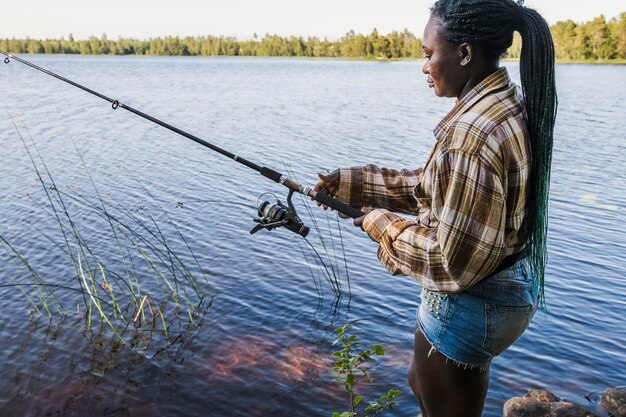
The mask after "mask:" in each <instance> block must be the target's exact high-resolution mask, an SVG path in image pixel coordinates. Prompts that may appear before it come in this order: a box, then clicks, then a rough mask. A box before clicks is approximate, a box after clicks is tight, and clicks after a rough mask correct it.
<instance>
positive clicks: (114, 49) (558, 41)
mask: <svg viewBox="0 0 626 417" xmlns="http://www.w3.org/2000/svg"><path fill="white" fill-rule="evenodd" d="M550 29H551V31H552V36H553V38H554V44H555V47H556V58H557V60H560V61H606V60H615V59H617V60H624V59H626V12H624V13H622V14H620V16H619V17H616V18H613V19H611V20H610V21H608V22H607V21H606V19H605V18H604V16H600V17H597V18H595V19H593V20H591V21H589V22H586V23H581V24H579V23H575V22H573V21H571V20H566V21H561V22H557V23H556V24H555V25H553V26H551V28H550ZM520 49H521V39H520V37H519V34H517V33H516V34H515V38H514V41H513V46H512V47H511V48H510V50H509V52H508V57H509V58H519V56H520ZM0 51H6V52H10V53H14V54H24V53H28V54H83V55H179V56H264V57H268V56H272V57H273V56H276V57H326V58H357V59H401V58H413V59H415V58H422V57H423V52H422V41H421V39H419V38H418V37H416V36H415V35H414V34H413V33H411V32H409V31H408V30H404V32H395V31H394V32H392V33H390V34H388V35H381V34H379V33H378V31H377V30H376V29H374V30H373V31H372V33H370V34H368V35H363V34H360V33H359V34H357V33H355V32H354V31H350V32H348V33H347V34H346V35H345V36H343V37H342V38H341V39H339V40H336V41H331V40H328V39H326V38H324V39H320V38H317V37H308V38H306V39H305V38H302V37H295V36H291V37H281V36H278V35H270V34H266V35H265V36H263V37H262V38H259V37H258V36H257V35H256V34H254V36H253V39H251V40H246V41H242V40H237V39H236V38H234V37H227V36H198V37H191V36H188V37H182V38H181V37H174V36H168V37H164V38H153V39H149V40H139V39H125V38H119V39H117V40H111V39H108V38H107V36H106V35H105V34H103V35H102V36H100V37H96V36H92V37H90V38H89V39H86V40H75V39H74V37H73V36H72V35H71V34H70V35H69V37H68V39H64V38H61V39H45V40H37V39H29V38H26V39H0Z"/></svg>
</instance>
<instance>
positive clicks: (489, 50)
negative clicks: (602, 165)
mask: <svg viewBox="0 0 626 417" xmlns="http://www.w3.org/2000/svg"><path fill="white" fill-rule="evenodd" d="M431 13H432V15H433V16H435V17H437V18H438V19H439V23H440V30H441V32H440V33H441V34H442V36H443V38H444V39H446V41H447V42H449V43H450V44H453V45H459V44H461V43H464V42H467V43H469V44H474V45H480V46H481V47H482V49H483V50H484V51H485V58H487V59H491V60H494V61H497V60H498V59H499V58H500V57H501V56H504V54H506V51H507V49H508V48H509V47H510V46H511V44H512V42H513V32H514V31H518V32H519V33H520V35H521V37H522V51H521V57H520V75H521V81H522V92H523V96H524V105H525V108H526V118H527V127H528V133H529V136H530V147H531V158H532V164H531V172H530V190H529V194H528V200H527V205H526V209H527V220H526V227H527V228H528V229H527V230H528V240H527V245H526V251H527V255H528V258H529V261H530V265H531V270H532V272H533V276H534V279H535V288H536V289H537V291H538V293H539V304H540V306H542V307H545V298H544V291H543V287H544V274H545V266H546V262H547V252H546V234H547V228H548V194H549V191H550V166H551V162H552V141H553V132H554V122H555V119H556V110H557V94H556V86H555V81H554V78H555V77H554V45H553V42H552V35H551V34H550V28H549V26H548V24H547V23H546V21H545V20H544V19H543V18H542V17H541V15H540V14H539V13H538V12H537V11H536V10H533V9H530V8H528V7H525V6H524V5H523V0H519V1H518V2H517V3H516V2H514V1H513V0H438V1H437V2H436V3H435V4H434V5H433V7H432V8H431Z"/></svg>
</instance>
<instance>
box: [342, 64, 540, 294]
mask: <svg viewBox="0 0 626 417" xmlns="http://www.w3.org/2000/svg"><path fill="white" fill-rule="evenodd" d="M517 91H518V90H517V88H516V86H515V85H514V84H513V83H512V82H511V81H510V79H509V76H508V73H507V71H506V69H505V68H500V69H499V70H497V71H496V72H495V73H493V74H491V75H490V76H488V77H487V78H486V79H485V80H483V81H482V82H481V83H480V84H478V85H477V86H476V87H475V88H474V89H472V90H471V91H470V92H469V93H468V94H466V95H465V96H464V97H463V98H461V99H460V100H458V101H457V103H456V104H455V106H454V107H453V108H452V110H451V111H450V112H449V113H448V114H447V115H446V116H445V117H444V118H443V120H442V121H441V122H440V123H439V124H438V125H437V127H436V128H435V129H434V134H435V138H436V142H435V145H434V147H433V149H432V151H431V153H430V156H429V157H428V159H427V162H426V164H425V167H424V168H423V169H422V168H420V169H416V170H406V169H405V170H400V171H398V170H391V169H385V168H378V167H377V166H375V165H366V166H364V167H352V168H342V169H340V182H339V191H338V196H337V197H338V198H339V199H340V200H342V201H344V202H346V203H347V204H349V205H351V206H353V207H359V208H360V209H361V210H363V211H364V212H366V213H368V214H367V216H366V217H365V220H364V222H363V229H364V230H365V232H366V233H367V234H368V235H369V236H370V238H371V239H372V240H374V241H375V242H377V243H378V244H379V249H378V258H379V259H380V262H381V263H382V264H383V266H385V267H386V268H387V269H388V270H389V271H390V272H391V274H392V275H407V276H412V277H414V278H415V279H416V280H417V281H418V282H419V283H420V284H421V285H422V286H423V287H425V288H427V289H429V290H433V291H442V292H458V291H463V290H464V289H467V288H469V287H471V286H472V285H474V284H475V283H477V282H478V281H480V280H481V279H482V278H484V277H486V276H488V275H489V274H490V273H491V272H493V271H494V270H495V269H496V267H497V266H498V265H499V264H500V262H501V261H502V260H503V259H504V257H506V256H507V255H512V254H514V253H516V252H519V251H520V250H522V249H523V248H524V246H525V242H526V238H527V234H526V232H525V227H524V215H525V204H526V197H527V186H528V184H527V182H528V178H529V174H530V163H531V161H530V144H529V140H528V131H527V129H526V121H525V117H524V110H523V106H522V104H521V99H520V98H519V97H518V95H517ZM393 212H401V213H406V214H410V215H413V216H415V217H414V218H411V219H407V218H406V217H404V216H400V215H397V214H395V213H393Z"/></svg>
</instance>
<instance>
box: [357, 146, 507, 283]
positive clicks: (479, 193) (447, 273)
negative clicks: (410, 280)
mask: <svg viewBox="0 0 626 417" xmlns="http://www.w3.org/2000/svg"><path fill="white" fill-rule="evenodd" d="M438 159H439V160H438V161H437V170H436V172H435V173H434V178H433V180H434V181H433V206H432V214H433V216H435V218H436V219H437V220H438V226H437V227H432V228H431V227H424V226H421V225H419V224H417V223H416V222H415V221H412V220H407V219H405V218H402V217H400V216H397V215H395V214H393V213H390V212H389V211H387V210H374V211H372V212H370V213H369V214H368V215H367V216H366V217H365V219H364V221H363V229H364V230H365V232H366V233H367V234H368V235H369V236H370V238H371V239H372V240H374V241H375V242H378V243H379V245H380V247H379V250H378V257H379V259H380V261H381V263H382V264H383V265H384V266H385V267H386V268H387V269H388V270H389V271H390V272H391V273H392V274H394V275H409V276H413V277H415V278H416V279H417V280H418V281H419V282H420V283H421V284H422V285H423V286H424V287H426V288H428V289H432V290H436V291H449V292H457V291H462V290H463V289H465V288H468V287H470V286H471V285H473V284H475V283H476V282H478V281H479V280H480V279H482V278H483V277H485V276H487V275H489V273H490V272H491V271H493V270H494V269H495V268H496V267H497V265H498V264H499V263H500V262H501V260H502V259H503V258H504V257H505V256H506V255H508V253H506V251H507V249H506V239H505V218H506V191H505V187H504V183H503V180H502V178H501V175H499V174H498V173H496V172H495V170H493V169H491V168H490V167H488V166H486V165H485V164H484V163H483V161H481V159H480V157H479V156H478V155H475V154H466V153H463V152H462V151H455V152H452V151H449V152H446V153H443V154H441V155H440V158H438Z"/></svg>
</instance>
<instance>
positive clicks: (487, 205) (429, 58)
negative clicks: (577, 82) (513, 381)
mask: <svg viewBox="0 0 626 417" xmlns="http://www.w3.org/2000/svg"><path fill="white" fill-rule="evenodd" d="M514 31H518V32H519V33H520V34H521V37H522V55H521V59H520V70H521V81H522V93H523V98H521V97H519V95H518V90H517V88H516V86H515V85H514V84H512V83H511V81H510V79H509V76H508V74H507V71H506V69H505V68H501V67H499V59H500V57H501V56H503V55H504V54H505V52H506V51H507V49H508V48H509V47H510V46H511V43H512V39H513V32H514ZM423 45H424V46H423V48H424V53H425V55H426V63H425V64H424V67H423V72H424V74H426V75H427V79H426V80H427V82H428V84H429V86H430V87H431V88H433V89H434V92H435V94H436V95H437V96H439V97H456V98H457V99H458V100H457V102H456V104H455V106H454V107H453V108H452V110H451V111H450V112H449V113H448V115H446V116H445V117H444V119H443V120H442V121H441V122H440V123H439V124H438V125H437V127H436V128H435V129H434V134H435V138H436V141H435V145H434V147H433V150H432V151H431V154H430V156H429V157H428V159H427V161H426V164H425V166H424V168H420V169H416V170H401V171H396V170H391V169H385V168H378V167H377V166H375V165H366V166H364V167H353V168H343V169H338V170H336V171H334V172H332V173H330V174H328V175H322V174H320V175H319V178H320V181H319V183H318V184H317V185H316V186H315V190H316V191H318V192H323V193H325V194H329V195H332V196H334V197H336V198H338V199H340V200H342V201H344V202H346V203H347V204H349V205H351V206H354V207H359V208H360V209H361V210H363V211H364V212H365V213H367V214H366V215H365V216H363V217H360V218H358V219H356V220H355V221H354V224H355V225H357V226H360V227H361V228H362V229H363V230H364V231H365V232H366V233H367V234H368V235H369V237H370V238H371V239H372V240H374V241H375V242H377V243H378V244H379V249H378V257H379V259H380V261H381V263H382V264H383V265H384V266H385V267H386V268H387V269H388V270H389V271H390V272H391V273H392V274H393V275H408V276H412V277H414V278H415V279H416V280H417V281H418V282H419V283H420V284H421V285H422V287H423V291H422V294H421V303H420V307H419V309H418V313H417V331H416V333H415V341H414V343H415V345H414V346H415V347H414V355H413V359H412V361H411V364H410V366H409V371H408V378H409V383H410V385H411V388H412V389H413V392H414V394H415V396H416V398H417V400H418V402H419V404H420V408H421V410H422V413H423V416H424V417H453V416H459V417H472V416H480V415H481V413H482V409H483V405H484V401H485V396H486V393H487V388H488V384H489V366H490V363H491V359H492V358H493V357H494V356H496V355H498V354H500V353H502V352H503V351H504V350H505V349H507V348H508V347H509V346H510V345H511V344H512V343H513V342H514V341H515V340H516V339H517V338H518V337H519V336H520V335H521V334H522V333H523V332H524V330H525V329H526V328H527V326H528V323H529V321H530V319H531V318H532V316H533V314H534V312H535V310H536V308H537V306H538V304H542V302H543V275H544V266H545V246H546V240H545V239H546V228H547V221H546V219H547V200H548V189H549V181H550V164H551V154H552V136H553V128H554V120H555V117H556V107H557V100H556V89H555V83H554V50H553V44H552V38H551V35H550V31H549V27H548V25H547V24H546V22H545V20H544V19H543V18H542V17H541V16H540V15H539V14H538V13H537V12H536V11H535V10H532V9H529V8H526V7H524V6H523V5H522V4H521V2H520V3H519V4H518V3H515V2H513V1H511V0H439V1H437V2H436V3H435V4H434V6H433V7H432V9H431V17H430V20H429V21H428V24H427V26H426V29H425V31H424V37H423ZM393 212H402V213H408V214H412V215H414V216H416V218H414V219H411V220H407V218H406V217H402V216H399V215H397V214H394V213H393Z"/></svg>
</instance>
